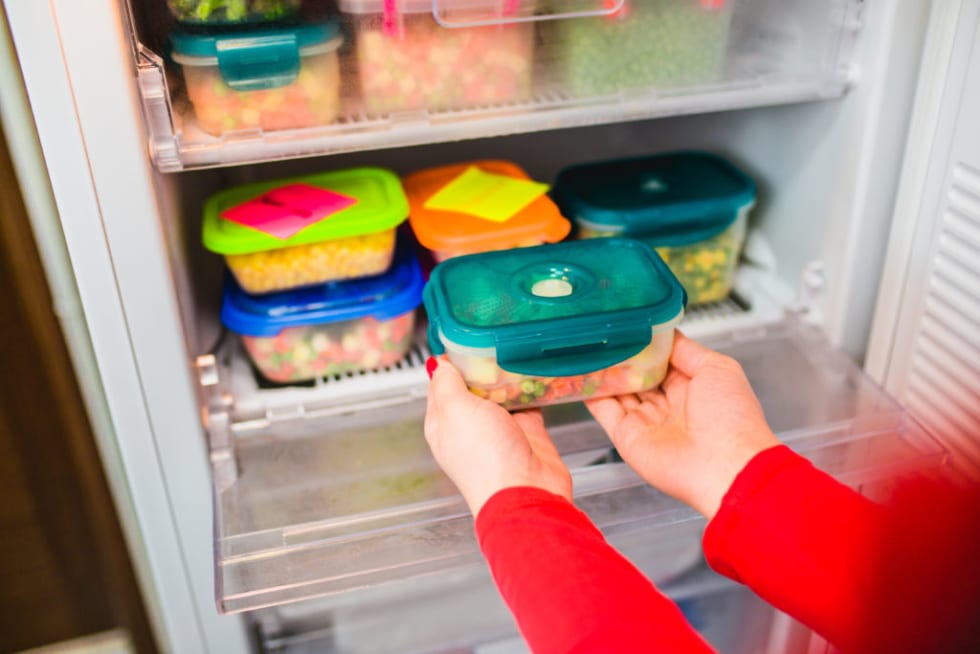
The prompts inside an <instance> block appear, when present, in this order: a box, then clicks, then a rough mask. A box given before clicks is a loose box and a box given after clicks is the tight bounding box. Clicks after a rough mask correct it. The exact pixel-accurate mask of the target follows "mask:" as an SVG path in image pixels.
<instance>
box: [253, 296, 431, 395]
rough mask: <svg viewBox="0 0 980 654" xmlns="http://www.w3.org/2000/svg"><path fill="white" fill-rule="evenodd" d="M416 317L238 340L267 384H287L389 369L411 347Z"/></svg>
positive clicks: (370, 320)
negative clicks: (266, 380)
mask: <svg viewBox="0 0 980 654" xmlns="http://www.w3.org/2000/svg"><path fill="white" fill-rule="evenodd" d="M414 327H415V312H414V311H408V312H407V313H404V314H402V315H400V316H396V317H395V318H392V319H390V320H383V321H378V320H376V319H375V318H371V317H365V318H357V319H354V320H345V321H342V322H336V323H329V324H325V325H307V326H302V327H289V328H287V329H284V330H282V331H281V332H280V333H279V334H278V335H277V336H270V337H260V336H244V335H243V336H242V337H241V338H242V344H243V345H244V346H245V351H246V352H248V355H249V357H250V358H251V359H252V361H253V362H254V363H255V366H256V368H258V369H259V372H261V373H262V375H263V376H264V377H265V378H267V379H269V380H270V381H274V382H278V383H291V382H299V381H307V380H310V379H315V378H317V377H324V376H332V375H343V374H346V373H348V372H360V371H362V370H373V369H376V368H384V367H386V366H390V365H393V364H395V363H397V362H398V361H400V360H401V359H402V358H404V356H405V353H406V352H408V348H409V347H410V346H411V344H412V336H413V332H414Z"/></svg>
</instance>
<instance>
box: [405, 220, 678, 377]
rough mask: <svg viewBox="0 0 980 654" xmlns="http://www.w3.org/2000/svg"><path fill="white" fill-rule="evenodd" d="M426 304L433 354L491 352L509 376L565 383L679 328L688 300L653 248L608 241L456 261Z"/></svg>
mask: <svg viewBox="0 0 980 654" xmlns="http://www.w3.org/2000/svg"><path fill="white" fill-rule="evenodd" d="M424 302H425V308H426V311H427V312H428V316H429V343H430V346H431V348H432V351H433V353H435V354H442V353H443V352H445V351H446V349H447V348H450V349H453V348H455V349H460V348H463V349H467V350H475V349H480V350H486V349H488V348H491V349H493V350H495V357H496V361H497V364H498V365H499V366H500V367H501V368H502V369H504V370H506V371H509V372H514V373H520V374H524V375H537V376H569V375H580V374H584V373H589V372H594V371H596V370H600V369H602V368H607V367H609V366H612V365H615V364H617V363H620V362H621V361H624V360H626V359H628V358H629V357H631V356H633V355H635V354H637V353H638V352H640V351H641V350H643V349H644V348H645V347H647V346H648V345H650V342H651V333H653V331H654V330H655V329H656V327H657V326H658V325H665V327H664V329H668V328H669V329H673V324H674V322H673V321H675V320H676V319H677V318H678V317H679V316H680V315H681V314H682V313H683V310H684V305H685V302H686V295H685V293H684V289H683V288H682V287H681V285H680V284H679V283H678V281H677V279H676V278H675V277H674V275H673V274H672V273H671V272H670V269H669V268H668V267H667V266H666V264H664V262H663V260H662V259H661V258H660V257H659V256H658V255H657V253H656V252H654V251H653V250H651V249H650V248H649V247H648V246H646V245H645V244H643V243H641V242H639V241H634V240H632V239H625V238H609V239H591V240H584V241H571V242H567V243H559V244H556V245H543V246H539V247H529V248H520V249H516V250H502V251H496V252H485V253H480V254H474V255H469V256H463V257H457V258H454V259H450V260H448V261H445V262H443V263H441V264H439V265H438V266H436V268H435V269H434V270H433V271H432V275H431V277H430V279H429V283H428V284H427V285H426V287H425V292H424ZM667 325H669V327H668V326H667Z"/></svg>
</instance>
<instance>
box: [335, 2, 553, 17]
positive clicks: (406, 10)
mask: <svg viewBox="0 0 980 654" xmlns="http://www.w3.org/2000/svg"><path fill="white" fill-rule="evenodd" d="M386 5H387V6H386ZM533 5H534V2H531V0H436V3H435V5H433V1H432V0H340V2H339V7H340V11H342V12H344V13H345V14H381V13H393V14H399V13H401V14H421V13H430V14H431V13H433V12H434V11H435V12H441V11H447V10H463V11H476V12H480V13H489V12H494V13H501V14H504V15H507V14H514V13H517V12H518V11H519V10H523V9H524V8H525V7H532V6H533Z"/></svg>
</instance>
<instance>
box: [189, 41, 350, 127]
mask: <svg viewBox="0 0 980 654" xmlns="http://www.w3.org/2000/svg"><path fill="white" fill-rule="evenodd" d="M170 41H171V45H172V53H171V57H172V58H173V60H174V61H175V62H176V63H178V64H180V65H181V67H182V69H183V72H184V80H185V81H186V82H187V95H188V96H189V98H190V101H191V104H193V105H194V113H195V115H196V116H197V123H198V125H199V126H200V127H201V129H203V130H204V131H206V132H208V133H210V134H214V135H216V136H220V135H221V134H223V133H225V132H230V131H234V130H243V129H263V130H277V129H296V128H300V127H311V126H314V125H324V124H327V123H331V122H333V120H334V119H335V118H336V117H337V113H338V112H339V111H340V65H339V63H338V59H337V49H338V48H339V47H340V45H341V43H342V42H343V38H342V37H341V35H340V28H339V26H338V24H337V23H336V22H326V23H318V24H313V25H302V26H291V27H279V28H266V29H263V30H260V31H249V32H228V33H192V32H175V33H173V34H172V35H171V37H170Z"/></svg>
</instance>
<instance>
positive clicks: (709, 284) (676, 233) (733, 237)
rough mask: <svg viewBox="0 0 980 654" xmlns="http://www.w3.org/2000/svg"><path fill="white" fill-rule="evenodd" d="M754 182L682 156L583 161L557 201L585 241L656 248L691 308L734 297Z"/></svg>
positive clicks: (715, 163) (696, 155)
mask: <svg viewBox="0 0 980 654" xmlns="http://www.w3.org/2000/svg"><path fill="white" fill-rule="evenodd" d="M755 196H756V194H755V184H754V183H753V182H752V180H751V179H750V178H749V177H748V176H746V175H745V174H744V173H742V172H741V171H739V170H738V169H736V168H735V167H734V166H732V165H731V164H729V163H728V162H726V161H724V160H723V159H721V158H719V157H717V156H714V155H712V154H708V153H704V152H677V153H670V154H663V155H656V156H649V157H641V158H637V159H623V160H616V161H604V162H597V163H588V164H581V165H578V166H573V167H571V168H566V169H565V170H562V171H561V173H559V175H558V180H557V182H556V183H555V186H554V188H553V189H552V197H553V198H554V200H555V202H556V203H557V204H558V206H559V207H560V208H561V210H562V213H563V214H564V215H566V216H568V217H569V218H571V219H572V220H573V221H574V222H575V225H576V227H577V229H578V237H579V238H594V237H601V236H629V237H633V238H637V239H640V240H642V241H644V242H646V243H647V244H648V245H649V246H650V247H652V248H654V249H656V250H657V252H658V253H659V254H660V255H661V256H662V257H663V259H664V260H665V261H666V262H667V265H668V266H670V268H671V270H672V271H673V272H674V274H675V275H676V276H677V278H678V279H679V280H680V282H681V284H682V285H683V286H684V288H685V290H686V291H687V295H688V299H689V301H690V303H691V304H704V303H708V302H716V301H718V300H722V299H724V298H725V297H727V296H728V294H729V293H730V292H731V290H732V286H733V285H734V282H735V270H736V265H737V263H738V258H739V255H740V252H741V249H742V244H743V242H744V240H745V232H746V225H747V222H748V214H749V211H750V210H751V209H752V207H753V206H754V205H755Z"/></svg>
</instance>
